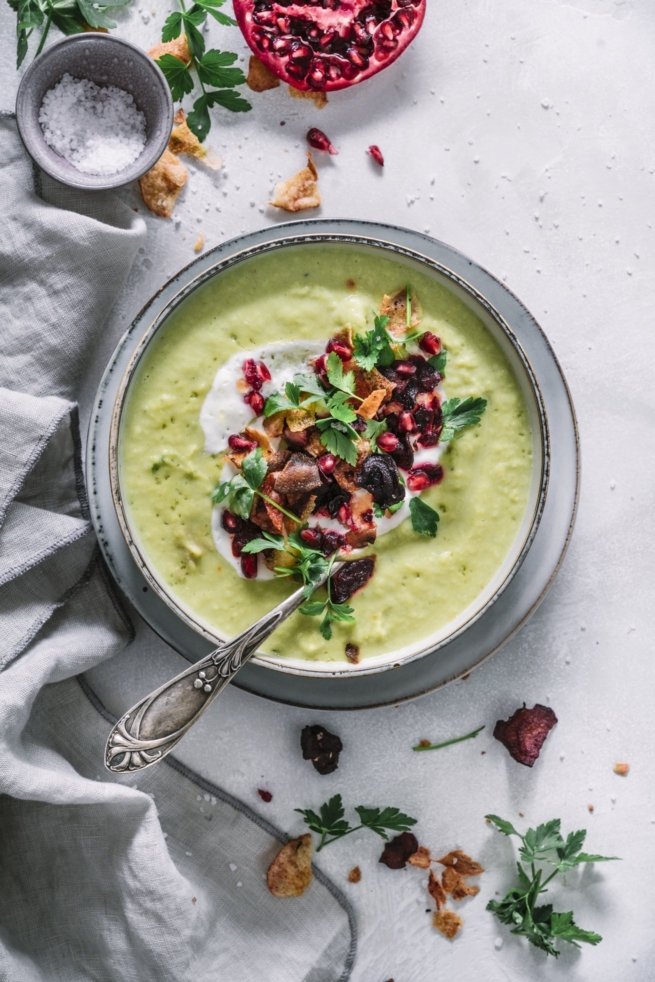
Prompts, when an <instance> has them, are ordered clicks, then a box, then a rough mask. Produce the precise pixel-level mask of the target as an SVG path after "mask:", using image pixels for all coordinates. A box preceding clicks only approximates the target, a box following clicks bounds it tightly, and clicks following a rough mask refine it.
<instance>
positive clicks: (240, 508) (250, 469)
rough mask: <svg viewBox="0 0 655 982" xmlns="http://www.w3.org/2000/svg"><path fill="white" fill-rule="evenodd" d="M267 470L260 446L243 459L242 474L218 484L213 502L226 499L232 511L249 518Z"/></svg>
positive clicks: (271, 501) (213, 494)
mask: <svg viewBox="0 0 655 982" xmlns="http://www.w3.org/2000/svg"><path fill="white" fill-rule="evenodd" d="M266 471H267V464H266V461H265V460H264V458H263V456H262V452H261V449H260V448H259V447H258V448H257V449H256V450H252V451H251V452H250V453H249V454H248V456H247V457H245V458H244V459H243V462H242V464H241V473H240V474H235V475H234V477H233V478H231V480H229V481H222V482H221V483H220V484H218V485H217V487H216V488H215V489H214V491H213V493H212V502H213V503H214V504H215V505H219V504H221V502H223V501H225V502H226V503H227V507H228V508H229V510H230V511H231V512H233V513H234V514H235V515H238V516H239V518H243V519H245V520H247V519H249V518H250V512H251V511H252V506H253V503H254V500H255V494H261V492H260V491H258V488H259V487H260V485H261V483H262V481H263V480H264V478H265V476H266ZM261 496H262V497H263V498H264V499H265V500H266V501H268V502H269V503H270V504H272V505H274V506H275V507H276V508H278V509H279V510H280V511H282V512H283V513H284V514H285V515H288V516H290V517H291V518H295V516H293V515H291V513H290V512H287V511H286V510H285V509H283V508H282V507H281V506H280V505H278V504H277V502H275V501H273V500H272V499H271V498H268V497H267V496H266V495H261ZM295 521H299V519H297V518H295ZM269 548H270V547H269Z"/></svg>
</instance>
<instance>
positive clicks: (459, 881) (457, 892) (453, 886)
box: [441, 866, 480, 900]
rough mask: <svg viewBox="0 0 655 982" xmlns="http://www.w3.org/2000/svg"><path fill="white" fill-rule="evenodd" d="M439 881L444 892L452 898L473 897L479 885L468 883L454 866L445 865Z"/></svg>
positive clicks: (477, 891) (478, 890)
mask: <svg viewBox="0 0 655 982" xmlns="http://www.w3.org/2000/svg"><path fill="white" fill-rule="evenodd" d="M441 883H442V885H443V888H444V891H445V893H449V894H451V895H452V897H453V900H463V899H464V897H475V895H476V894H477V893H479V892H480V887H478V886H473V885H469V884H468V883H467V882H466V880H465V879H464V877H463V876H462V875H461V873H458V871H457V870H456V869H455V867H454V866H447V867H446V868H445V870H444V871H443V873H442V876H441Z"/></svg>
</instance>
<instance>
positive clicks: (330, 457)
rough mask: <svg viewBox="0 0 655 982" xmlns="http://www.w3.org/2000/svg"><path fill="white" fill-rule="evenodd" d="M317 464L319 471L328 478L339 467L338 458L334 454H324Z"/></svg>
mask: <svg viewBox="0 0 655 982" xmlns="http://www.w3.org/2000/svg"><path fill="white" fill-rule="evenodd" d="M316 463H317V464H318V469H319V470H320V472H321V473H322V474H325V475H326V477H328V476H329V475H330V474H331V473H332V472H333V471H334V468H335V467H336V466H337V458H336V457H335V456H334V454H331V453H324V454H322V455H321V456H320V457H319V458H318V460H317V461H316Z"/></svg>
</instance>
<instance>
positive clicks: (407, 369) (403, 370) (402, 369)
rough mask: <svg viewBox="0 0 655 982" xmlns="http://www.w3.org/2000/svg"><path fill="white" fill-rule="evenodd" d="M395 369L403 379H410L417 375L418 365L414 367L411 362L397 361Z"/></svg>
mask: <svg viewBox="0 0 655 982" xmlns="http://www.w3.org/2000/svg"><path fill="white" fill-rule="evenodd" d="M393 367H394V368H395V370H396V372H397V374H398V375H400V377H401V378H409V376H410V375H416V365H413V364H412V363H411V361H397V362H395V363H394V366H393Z"/></svg>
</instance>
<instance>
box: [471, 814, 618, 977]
mask: <svg viewBox="0 0 655 982" xmlns="http://www.w3.org/2000/svg"><path fill="white" fill-rule="evenodd" d="M486 818H487V821H489V822H491V824H492V825H494V826H495V828H497V829H498V831H499V832H502V833H503V835H507V836H512V835H515V836H517V838H519V839H520V840H521V846H520V847H519V856H520V857H521V862H520V863H517V864H516V868H517V877H518V884H517V885H516V886H515V887H513V888H512V889H511V890H509V891H508V892H507V894H506V895H505V896H504V897H503V899H502V900H490V901H489V903H488V904H487V910H490V911H492V913H494V914H495V915H496V917H497V918H498V919H499V920H500V921H501V923H503V924H507V925H511V927H512V934H519V935H522V936H523V937H525V938H527V939H528V941H529V942H530V943H531V944H533V945H535V947H537V948H541V950H542V951H545V952H547V953H548V954H549V955H554V956H555V957H556V958H557V956H558V955H559V954H560V950H559V949H558V948H556V947H555V944H556V942H558V941H567V942H568V943H569V944H572V945H575V947H576V948H579V947H580V944H579V942H585V943H586V944H592V945H596V944H598V942H599V941H602V937H601V936H600V934H596V933H595V931H587V930H585V929H584V928H581V927H578V925H577V924H576V923H575V921H574V920H573V913H572V911H566V912H563V913H560V912H558V911H554V910H553V907H552V904H542V905H539V906H538V905H537V901H538V898H539V897H540V895H541V894H542V893H545V892H546V887H547V885H548V884H549V883H550V881H551V880H552V879H553V878H554V877H556V876H557V875H558V874H560V873H565V872H566V871H567V870H570V869H573V868H574V867H575V866H579V865H580V864H581V863H602V862H609V861H610V860H614V859H618V858H619V857H618V856H598V855H596V854H594V853H587V852H582V846H583V844H584V841H585V838H586V835H587V832H586V830H585V829H579V830H578V831H577V832H570V833H569V834H568V835H567V837H566V839H564V838H563V837H562V834H561V823H560V820H559V819H558V818H555V819H552V820H551V821H550V822H545V823H544V824H543V825H538V826H537V828H536V829H528V831H527V832H526V833H525V835H522V834H521V833H520V832H518V831H517V830H516V829H515V828H514V826H513V825H512V824H511V822H508V821H506V820H505V819H503V818H499V817H498V815H487V816H486ZM549 867H550V868H551V869H552V871H551V872H550V873H549V874H548V875H547V869H548V868H549Z"/></svg>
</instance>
